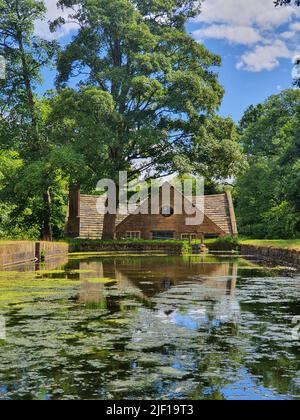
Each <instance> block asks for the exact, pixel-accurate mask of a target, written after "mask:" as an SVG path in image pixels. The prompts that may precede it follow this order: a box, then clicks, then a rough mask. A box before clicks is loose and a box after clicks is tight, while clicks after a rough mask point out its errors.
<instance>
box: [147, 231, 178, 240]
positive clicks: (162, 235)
mask: <svg viewBox="0 0 300 420" xmlns="http://www.w3.org/2000/svg"><path fill="white" fill-rule="evenodd" d="M152 239H155V240H156V239H160V240H168V239H174V232H171V231H168V230H159V231H154V232H152Z"/></svg>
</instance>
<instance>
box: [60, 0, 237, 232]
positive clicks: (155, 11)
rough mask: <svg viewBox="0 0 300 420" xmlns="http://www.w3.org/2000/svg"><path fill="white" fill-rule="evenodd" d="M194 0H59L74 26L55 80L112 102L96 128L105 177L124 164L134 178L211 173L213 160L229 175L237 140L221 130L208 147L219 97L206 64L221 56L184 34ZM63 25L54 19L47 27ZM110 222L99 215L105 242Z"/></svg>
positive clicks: (196, 8)
mask: <svg viewBox="0 0 300 420" xmlns="http://www.w3.org/2000/svg"><path fill="white" fill-rule="evenodd" d="M200 3H201V2H199V1H196V0H169V1H161V0H153V1H151V2H149V1H147V0H110V1H107V0H60V1H59V5H60V6H61V7H64V6H66V7H69V8H72V9H73V13H71V14H70V20H72V21H73V22H74V21H76V22H77V23H78V28H79V29H78V33H77V34H76V35H75V36H74V38H73V40H72V41H71V42H70V44H69V45H68V46H67V47H66V48H65V49H64V51H63V52H62V53H61V55H60V57H59V61H58V70H59V77H58V80H57V82H58V84H59V85H60V86H65V85H66V84H67V83H68V81H69V80H70V79H71V78H72V77H75V78H76V79H77V81H78V82H79V84H81V85H92V86H94V87H96V88H97V89H98V90H99V91H102V92H105V93H107V94H109V95H110V97H111V101H112V103H113V111H112V112H111V113H110V115H108V116H107V117H106V121H105V126H106V132H105V135H103V132H101V133H99V139H98V143H99V144H102V147H100V148H99V150H98V151H95V152H96V156H95V157H97V158H98V160H99V159H101V161H102V163H103V169H104V175H106V176H107V177H109V178H112V179H114V180H115V181H117V175H118V172H119V171H121V170H128V169H131V175H132V177H134V176H137V175H139V174H140V173H143V172H145V171H147V170H148V169H151V172H152V175H153V174H155V173H156V174H161V173H170V172H173V171H176V170H179V171H187V169H188V170H190V171H191V172H192V171H193V170H195V171H196V170H197V169H198V168H199V166H201V168H202V170H203V171H204V172H205V171H206V172H209V171H210V170H211V169H210V168H211V163H212V161H213V159H218V160H219V162H220V164H221V166H222V169H223V173H224V172H226V173H227V175H232V174H233V173H234V172H235V170H236V167H235V165H234V164H233V162H234V161H235V160H236V158H237V155H239V152H238V145H237V143H236V138H232V137H229V138H228V137H227V133H228V130H227V132H226V136H225V137H223V138H219V139H218V148H217V147H211V146H212V142H211V140H212V137H213V130H211V128H210V123H209V120H210V117H211V116H212V115H213V114H214V112H215V110H216V109H218V107H219V106H220V103H221V100H222V97H223V88H222V87H221V86H220V85H219V83H218V80H217V74H215V73H214V72H213V71H212V68H213V67H215V66H219V65H220V58H219V57H217V56H216V55H214V54H212V53H211V52H209V51H208V50H207V49H206V48H205V47H204V46H203V45H201V44H199V43H198V42H196V41H195V40H193V39H192V38H191V37H190V36H189V35H188V34H187V33H186V21H187V19H188V18H189V17H193V16H195V15H196V14H197V13H198V12H199V5H200ZM65 23H66V20H65V19H63V18H60V19H58V20H57V21H56V22H54V23H53V24H52V28H53V29H55V28H56V27H57V26H59V25H64V24H65ZM204 131H205V134H206V135H205V137H204V138H203V132H204ZM229 131H230V130H229ZM208 132H209V134H208ZM96 135H97V133H94V136H96ZM100 136H101V137H100ZM221 137H222V136H221ZM223 140H224V143H223ZM215 145H216V143H215ZM223 145H224V148H226V150H227V154H226V159H223V157H222V147H223ZM90 147H93V146H90ZM103 151H104V152H105V153H104V154H103ZM239 156H240V155H239ZM191 157H192V159H190V158H191ZM200 159H201V160H200ZM237 160H238V159H237ZM214 163H215V165H214V168H216V167H217V166H218V165H217V162H216V161H215V160H214ZM195 164H196V165H195ZM102 175H103V172H102V173H100V174H99V176H102ZM114 219H115V218H114V217H113V216H109V215H107V216H106V218H105V229H104V238H105V239H109V238H112V237H113V236H114V233H115V223H114V222H115V220H114Z"/></svg>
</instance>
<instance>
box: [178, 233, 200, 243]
mask: <svg viewBox="0 0 300 420" xmlns="http://www.w3.org/2000/svg"><path fill="white" fill-rule="evenodd" d="M181 239H182V240H183V241H194V240H195V239H197V234H196V233H182V234H181Z"/></svg>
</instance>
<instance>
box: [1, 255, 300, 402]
mask: <svg viewBox="0 0 300 420" xmlns="http://www.w3.org/2000/svg"><path fill="white" fill-rule="evenodd" d="M299 285H300V279H299V277H294V278H292V277H286V276H285V275H283V274H281V275H280V274H278V273H276V272H274V271H273V270H269V269H266V268H263V267H259V266H257V265H255V264H253V262H250V261H246V260H243V259H240V258H238V257H223V258H222V257H218V258H216V257H213V256H208V257H202V256H194V257H162V256H161V257H149V256H148V257H147V256H141V257H130V256H119V257H114V256H106V257H99V256H90V257H89V258H88V257H86V256H74V257H71V258H70V260H69V261H67V262H65V261H61V266H57V265H56V267H55V266H54V265H51V266H50V265H46V266H41V267H35V268H30V269H28V267H27V268H26V269H24V268H23V269H20V270H19V272H10V273H7V274H5V273H1V276H0V315H1V314H3V315H4V316H5V318H6V320H7V325H8V328H7V330H8V337H7V340H6V341H5V342H3V343H0V357H1V364H0V398H44V399H51V398H104V399H110V398H154V399H163V398H169V399H172V398H194V399H250V398H251V399H277V398H280V399H285V398H289V399H290V398H298V397H299V395H300V377H299V371H300V369H299V368H300V366H299V364H300V363H299V347H298V343H297V342H295V341H293V340H292V338H291V330H290V326H291V321H292V319H293V317H294V316H295V315H299V313H300V308H299ZM1 294H2V298H1Z"/></svg>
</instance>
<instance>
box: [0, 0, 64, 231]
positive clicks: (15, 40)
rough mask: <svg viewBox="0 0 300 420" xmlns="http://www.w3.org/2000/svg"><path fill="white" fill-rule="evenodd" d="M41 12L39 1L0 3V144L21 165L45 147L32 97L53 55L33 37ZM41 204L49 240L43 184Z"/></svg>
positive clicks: (53, 48)
mask: <svg viewBox="0 0 300 420" xmlns="http://www.w3.org/2000/svg"><path fill="white" fill-rule="evenodd" d="M45 12H46V8H45V5H44V2H43V1H38V0H0V55H2V56H3V57H4V58H5V60H6V63H7V66H6V70H7V72H6V79H5V80H1V81H0V102H1V115H2V118H5V120H6V128H7V131H6V135H5V136H1V144H2V147H8V148H9V149H16V150H18V151H19V152H20V153H21V154H22V158H23V159H24V161H25V162H32V161H34V160H36V159H41V157H42V156H44V155H45V153H47V147H48V145H47V138H45V136H44V135H43V131H42V130H41V122H42V120H41V118H40V116H39V111H40V110H39V108H38V107H37V99H36V94H35V91H36V87H37V85H38V84H39V83H40V82H41V77H40V74H41V70H42V68H43V67H44V66H46V65H48V64H49V63H50V62H51V61H52V59H53V58H54V56H55V54H56V52H57V43H56V42H54V41H45V40H43V39H41V38H40V37H37V36H34V24H35V21H36V20H38V19H43V18H44V14H45ZM10 128H12V130H11V129H10ZM46 177H47V174H46ZM44 179H46V178H44ZM43 202H44V205H43V207H44V211H43V212H42V213H43V214H42V224H43V229H42V237H43V238H44V239H51V237H52V234H51V225H50V220H49V214H50V212H51V197H50V191H49V188H47V186H46V185H45V190H44V192H43Z"/></svg>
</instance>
